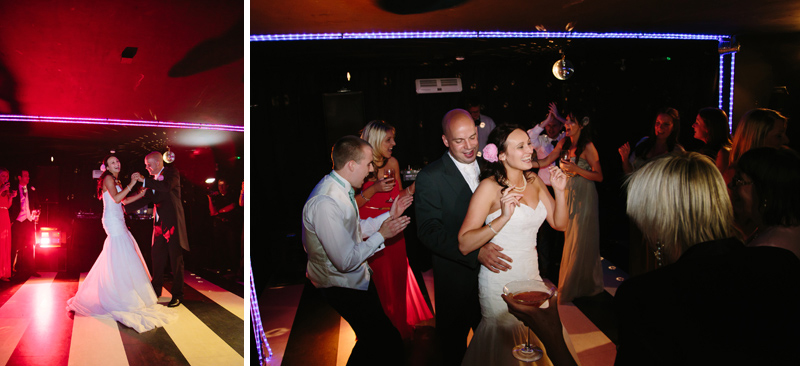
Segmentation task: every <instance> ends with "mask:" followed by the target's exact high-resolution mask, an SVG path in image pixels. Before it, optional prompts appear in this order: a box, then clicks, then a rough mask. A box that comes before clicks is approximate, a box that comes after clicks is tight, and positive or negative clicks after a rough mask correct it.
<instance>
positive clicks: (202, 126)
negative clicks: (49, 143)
mask: <svg viewBox="0 0 800 366" xmlns="http://www.w3.org/2000/svg"><path fill="white" fill-rule="evenodd" d="M0 121H4V122H41V123H67V124H84V125H106V126H128V127H161V128H184V129H197V130H216V131H231V132H244V126H235V125H223V124H212V123H191V122H167V121H146V120H130V119H114V118H88V117H48V116H25V115H18V114H0Z"/></svg>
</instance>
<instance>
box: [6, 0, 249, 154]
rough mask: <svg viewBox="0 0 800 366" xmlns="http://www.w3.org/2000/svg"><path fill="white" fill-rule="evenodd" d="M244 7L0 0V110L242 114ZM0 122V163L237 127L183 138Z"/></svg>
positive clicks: (194, 119) (217, 1) (219, 119)
mask: <svg viewBox="0 0 800 366" xmlns="http://www.w3.org/2000/svg"><path fill="white" fill-rule="evenodd" d="M244 9H245V5H244V4H243V3H241V2H236V1H224V0H191V1H189V0H177V1H159V0H137V1H128V2H120V1H105V0H77V1H60V0H37V1H0V114H22V115H35V116H59V117H89V118H114V119H127V120H145V121H148V120H149V121H152V120H159V121H180V122H191V123H204V124H226V125H237V126H244V125H245V118H244V105H245V102H244V75H245V74H244V59H243V56H244V40H243V37H242V35H243V32H245V24H244ZM0 134H2V136H3V139H2V143H0V154H2V155H0V165H2V164H8V163H4V162H3V160H6V159H5V158H4V157H6V158H7V157H9V156H14V155H19V154H23V153H24V154H25V155H30V154H39V153H41V154H45V155H51V156H52V155H56V156H59V155H62V156H63V155H71V156H76V157H97V158H99V157H102V156H103V155H104V154H105V153H107V152H108V151H109V150H112V149H114V150H129V151H135V152H137V153H139V152H142V153H146V152H147V151H149V150H151V149H158V150H163V149H164V148H165V147H166V146H172V147H173V148H177V147H179V146H185V147H187V148H194V147H200V146H213V144H220V143H221V144H236V145H240V146H241V145H243V142H244V136H243V134H242V133H227V132H212V131H208V132H207V133H205V135H209V136H211V135H214V137H213V138H211V137H208V138H206V137H204V138H194V139H191V138H186V137H187V136H197V134H198V131H192V130H180V129H163V128H142V127H122V126H87V125H53V124H43V123H20V122H0ZM43 150H48V151H46V152H45V151H43ZM26 151H27V152H26Z"/></svg>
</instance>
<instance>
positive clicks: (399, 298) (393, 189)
mask: <svg viewBox="0 0 800 366" xmlns="http://www.w3.org/2000/svg"><path fill="white" fill-rule="evenodd" d="M394 136H395V129H394V127H392V125H390V124H388V123H386V122H384V121H377V120H376V121H371V122H369V123H367V125H366V126H365V127H364V129H363V130H362V131H361V138H362V139H364V140H366V141H367V142H369V144H370V145H371V146H372V155H373V156H372V164H373V166H374V167H375V170H374V172H373V173H371V174H370V175H369V176H367V181H366V182H364V185H363V186H362V187H361V190H360V191H359V192H357V193H356V203H357V204H358V205H359V209H358V211H359V215H360V216H361V218H362V219H366V218H369V217H375V216H379V215H380V214H382V213H384V212H386V211H387V210H388V209H389V208H390V207H391V205H392V202H393V201H394V200H396V199H397V198H398V197H400V196H405V195H409V194H411V195H413V194H414V187H415V185H414V184H411V185H409V186H408V187H406V188H405V189H403V187H402V186H401V183H400V182H401V180H400V163H398V161H397V159H396V158H395V157H394V156H392V152H393V150H394V147H395V145H397V143H396V142H395V140H394ZM369 266H370V268H372V279H373V280H374V281H375V288H376V289H377V291H378V297H380V299H381V305H383V311H384V312H385V313H386V315H387V316H388V317H389V319H390V320H391V321H392V324H393V325H394V326H395V327H396V328H397V330H399V331H400V335H402V337H403V338H405V339H408V338H411V336H412V335H413V332H414V326H415V325H417V324H418V323H420V322H423V321H425V320H428V319H431V318H433V313H432V312H431V311H430V308H429V307H428V304H427V302H426V301H425V297H424V296H423V295H422V290H420V287H419V285H418V282H417V279H416V277H415V276H414V272H413V271H412V269H411V266H410V265H409V263H408V256H407V254H406V241H405V237H404V236H403V233H400V234H398V235H396V236H395V237H393V238H391V239H389V240H387V241H386V248H385V249H383V250H381V251H380V252H378V253H375V255H373V256H372V257H370V258H369Z"/></svg>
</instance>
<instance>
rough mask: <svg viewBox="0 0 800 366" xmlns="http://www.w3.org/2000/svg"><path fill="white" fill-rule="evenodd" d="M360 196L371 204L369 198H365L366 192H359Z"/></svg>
mask: <svg viewBox="0 0 800 366" xmlns="http://www.w3.org/2000/svg"><path fill="white" fill-rule="evenodd" d="M358 194H360V195H361V198H363V199H364V200H365V201H367V202H369V198H367V197H364V191H361V192H358Z"/></svg>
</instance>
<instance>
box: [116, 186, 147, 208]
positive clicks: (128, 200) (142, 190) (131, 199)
mask: <svg viewBox="0 0 800 366" xmlns="http://www.w3.org/2000/svg"><path fill="white" fill-rule="evenodd" d="M145 193H147V188H144V187H141V188H140V189H139V192H138V193H136V194H135V195H133V196H128V197H125V199H123V200H122V204H123V205H126V206H127V205H128V204H130V203H133V202H136V201H138V200H139V199H141V198H142V197H144V194H145Z"/></svg>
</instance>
